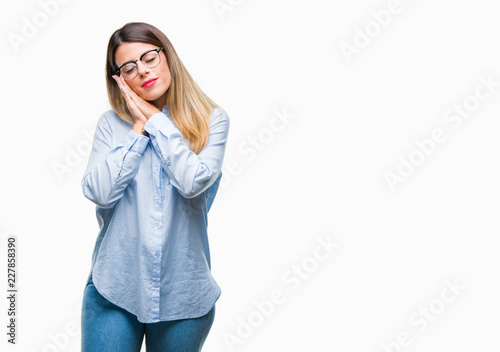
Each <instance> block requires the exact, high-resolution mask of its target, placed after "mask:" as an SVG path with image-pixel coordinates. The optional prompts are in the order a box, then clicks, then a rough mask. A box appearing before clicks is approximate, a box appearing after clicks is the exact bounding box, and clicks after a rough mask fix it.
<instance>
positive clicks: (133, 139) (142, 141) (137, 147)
mask: <svg viewBox="0 0 500 352" xmlns="http://www.w3.org/2000/svg"><path fill="white" fill-rule="evenodd" d="M148 142H149V138H148V137H146V136H143V135H139V134H137V133H135V132H134V130H130V132H129V133H128V134H127V137H126V138H125V142H124V143H123V146H124V148H125V150H128V151H130V152H135V153H138V154H141V155H142V153H144V150H146V147H147V145H148Z"/></svg>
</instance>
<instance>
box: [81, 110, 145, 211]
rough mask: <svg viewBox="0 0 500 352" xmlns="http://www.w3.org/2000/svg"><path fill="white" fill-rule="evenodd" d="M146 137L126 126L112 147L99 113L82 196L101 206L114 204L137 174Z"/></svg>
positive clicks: (107, 131) (107, 130) (106, 128)
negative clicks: (119, 140)
mask: <svg viewBox="0 0 500 352" xmlns="http://www.w3.org/2000/svg"><path fill="white" fill-rule="evenodd" d="M148 141H149V138H147V137H145V136H142V135H138V134H137V133H136V132H134V131H133V130H130V132H129V133H128V134H127V135H126V136H125V138H124V139H123V140H122V141H121V142H120V144H118V145H117V146H116V147H115V148H112V130H111V127H110V125H109V122H108V120H107V118H106V114H103V115H102V116H101V118H100V119H99V121H98V123H97V128H96V131H95V134H94V142H93V147H92V152H91V153H90V157H89V162H88V165H87V169H86V171H85V174H84V176H83V179H82V182H81V185H82V190H83V194H84V195H85V197H87V198H88V199H90V200H91V201H92V202H94V203H95V204H97V205H98V206H100V207H103V208H110V207H112V206H114V204H115V203H116V202H117V201H118V200H119V199H120V198H121V197H122V195H123V193H124V191H125V189H126V188H127V186H128V184H129V183H130V181H131V180H132V179H133V178H134V177H135V175H136V174H137V171H138V170H139V165H140V161H141V156H142V153H143V152H144V150H145V149H146V146H147V144H148Z"/></svg>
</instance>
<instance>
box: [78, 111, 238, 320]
mask: <svg viewBox="0 0 500 352" xmlns="http://www.w3.org/2000/svg"><path fill="white" fill-rule="evenodd" d="M144 129H145V130H146V131H147V132H148V133H149V137H147V136H143V135H139V134H137V133H135V132H134V131H133V130H132V124H131V123H128V122H126V121H124V120H123V119H121V118H120V117H119V116H118V115H117V114H116V113H115V112H114V111H113V110H109V111H107V112H105V113H104V114H103V115H102V116H101V117H100V118H99V121H98V123H97V128H96V131H95V134H94V141H93V149H92V152H91V154H90V157H89V161H88V165H87V169H86V171H85V174H84V176H83V179H82V189H83V193H84V195H85V197H87V198H88V199H90V200H91V201H92V202H94V203H95V204H96V205H97V207H96V215H97V221H98V224H99V233H98V236H97V240H96V243H95V247H94V251H93V254H92V265H91V270H90V274H89V279H90V277H92V281H93V283H94V285H95V287H96V289H97V290H98V291H99V293H101V295H102V296H104V297H105V298H106V299H107V300H109V301H110V302H112V303H114V304H116V305H117V306H119V307H122V308H124V309H126V310H127V311H129V312H131V313H133V314H135V315H136V316H137V318H138V320H139V321H140V322H143V323H155V322H159V321H167V320H174V319H184V318H196V317H200V316H202V315H205V314H206V313H208V312H209V311H210V309H211V308H212V307H213V306H214V305H215V302H216V301H217V300H218V299H219V296H220V294H221V289H220V287H219V286H218V284H217V283H216V281H215V280H214V278H213V277H212V274H211V264H210V250H209V243H208V238H207V225H208V222H207V214H208V211H209V210H210V207H211V205H212V202H213V201H214V197H215V195H216V193H217V189H218V187H219V182H220V179H221V177H222V171H221V167H222V162H223V159H224V152H225V148H226V141H227V137H228V132H229V117H228V116H227V114H226V112H225V111H224V110H223V109H220V108H216V109H214V110H213V112H212V114H211V120H210V127H209V129H210V135H209V139H208V143H207V145H206V146H205V147H204V148H203V149H202V150H201V151H200V153H199V154H195V153H194V152H192V151H191V150H190V149H189V143H188V142H187V141H185V140H184V139H183V137H182V135H181V133H180V131H179V129H178V128H177V127H176V126H175V124H174V123H173V121H172V120H171V116H170V114H169V112H168V109H167V107H166V106H165V107H164V108H163V110H162V112H159V113H156V114H154V115H153V116H151V117H150V118H149V120H148V121H147V122H146V124H145V125H144Z"/></svg>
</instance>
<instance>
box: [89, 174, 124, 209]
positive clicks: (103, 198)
mask: <svg viewBox="0 0 500 352" xmlns="http://www.w3.org/2000/svg"><path fill="white" fill-rule="evenodd" d="M82 191H83V195H84V196H85V198H87V199H88V200H90V201H91V202H92V203H94V204H95V205H97V206H98V207H101V208H104V209H107V208H112V207H114V206H115V204H116V202H117V201H118V199H114V198H113V197H111V194H109V193H107V192H103V191H102V190H99V189H98V187H92V186H91V184H90V183H89V182H88V181H87V180H85V179H84V180H83V181H82Z"/></svg>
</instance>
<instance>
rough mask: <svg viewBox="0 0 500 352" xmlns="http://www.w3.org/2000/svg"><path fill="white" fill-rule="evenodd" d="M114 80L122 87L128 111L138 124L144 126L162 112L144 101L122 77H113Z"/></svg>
mask: <svg viewBox="0 0 500 352" xmlns="http://www.w3.org/2000/svg"><path fill="white" fill-rule="evenodd" d="M113 78H114V79H115V81H116V83H117V84H118V87H120V90H121V92H122V94H123V97H124V98H125V101H126V102H127V106H128V109H129V110H130V113H131V114H132V117H133V119H134V122H135V123H136V124H142V125H144V124H145V123H146V122H147V121H148V119H149V118H150V117H151V116H153V115H154V114H156V113H159V112H161V111H160V110H159V109H158V108H157V107H156V106H154V105H153V104H151V103H150V102H148V101H146V100H144V99H143V98H142V97H140V96H139V95H138V94H137V93H136V92H134V91H133V90H132V88H130V86H129V85H128V84H127V82H126V81H125V80H124V79H123V78H122V77H120V76H117V75H113Z"/></svg>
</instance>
